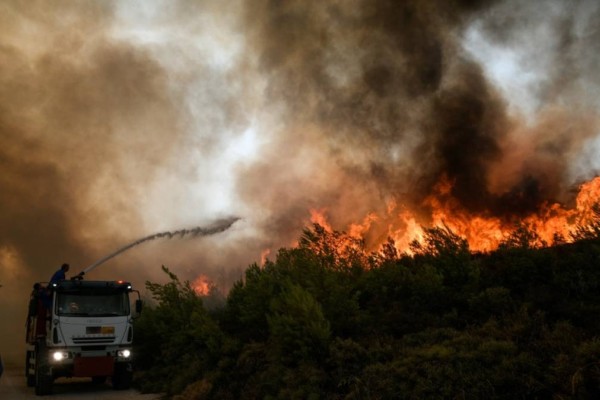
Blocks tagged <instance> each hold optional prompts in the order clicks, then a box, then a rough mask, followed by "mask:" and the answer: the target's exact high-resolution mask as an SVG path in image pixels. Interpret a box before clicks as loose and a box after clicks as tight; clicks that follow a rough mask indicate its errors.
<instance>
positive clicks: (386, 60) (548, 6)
mask: <svg viewBox="0 0 600 400" xmlns="http://www.w3.org/2000/svg"><path fill="white" fill-rule="evenodd" d="M530 3H531V4H529V3H527V4H526V3H525V2H520V1H516V0H505V1H500V0H498V1H472V0H462V1H461V0H452V1H431V2H424V1H417V0H414V1H412V0H409V1H394V0H349V1H337V0H334V1H326V2H323V1H300V0H296V1H291V0H290V1H278V2H273V1H267V0H252V1H246V0H234V1H228V2H206V1H160V0H155V1H152V0H150V1H144V2H130V1H119V2H94V1H84V2H76V3H75V2H71V1H54V2H52V3H49V2H44V1H33V2H31V1H30V2H27V3H24V2H20V1H17V0H7V1H3V2H2V5H0V284H2V285H3V287H2V288H1V289H0V299H2V300H1V302H0V307H1V308H2V310H3V312H4V313H5V315H4V318H3V320H13V321H14V320H19V318H23V319H24V315H25V304H26V301H27V296H28V292H29V290H30V288H31V284H32V283H33V281H36V280H42V281H43V280H47V279H48V278H49V277H50V276H51V274H52V273H53V272H54V270H55V269H56V268H58V266H59V265H60V264H62V263H63V262H69V263H70V264H71V266H72V270H73V271H77V270H79V268H80V267H81V269H83V267H84V266H86V265H90V263H91V262H92V261H93V260H100V259H102V257H103V256H105V255H106V254H107V253H108V252H109V251H111V250H112V249H115V248H119V246H122V244H123V243H130V242H131V241H132V240H134V239H135V238H139V237H146V236H145V235H148V234H149V232H162V231H167V230H169V229H172V227H174V226H205V225H206V223H209V222H210V221H214V220H215V219H219V218H223V217H224V216H227V215H239V216H240V217H241V218H242V220H241V221H240V222H238V223H236V224H235V225H234V226H232V228H231V229H229V230H228V231H227V232H223V234H220V235H215V236H210V237H206V238H204V239H203V240H201V241H195V240H190V241H186V240H182V241H154V242H152V243H151V244H150V243H148V245H147V246H133V247H135V248H131V250H130V251H127V252H124V253H123V254H120V255H119V256H118V257H114V258H111V259H110V260H107V262H106V264H105V265H104V266H103V267H102V268H97V269H94V271H91V273H92V274H94V278H98V279H103V278H106V279H114V278H115V276H116V275H118V278H120V279H128V280H132V281H133V282H134V284H135V285H136V286H137V287H138V288H141V287H142V286H143V282H144V280H146V279H151V280H160V279H164V276H162V275H163V274H161V272H160V265H162V264H165V265H168V266H169V267H170V269H171V270H173V271H174V272H175V273H177V274H178V275H180V277H181V278H183V279H194V278H195V277H197V276H198V275H199V274H201V273H202V274H206V275H208V276H209V277H211V278H212V279H213V280H214V282H215V283H216V284H217V285H219V286H221V287H223V288H224V289H226V288H228V287H230V285H231V283H232V281H233V280H235V279H239V277H240V273H241V270H242V269H243V268H244V267H246V266H247V265H248V264H250V263H252V262H255V261H259V260H260V255H261V254H262V253H263V252H264V251H265V250H267V249H270V250H271V251H272V252H271V254H274V251H276V250H277V248H278V247H280V246H288V245H291V244H293V243H294V242H295V240H296V239H297V238H298V236H299V234H300V231H301V229H302V228H303V227H304V226H306V224H307V223H308V220H309V218H310V212H309V210H310V209H317V210H325V211H326V213H327V214H328V216H329V217H330V220H331V223H332V224H333V225H334V227H336V228H339V229H345V227H347V226H348V224H350V223H352V222H356V221H361V220H362V219H363V218H364V217H365V216H367V215H368V214H369V213H371V212H375V213H377V214H378V215H380V216H384V215H389V214H388V213H386V210H387V209H388V208H389V207H390V204H397V205H401V206H403V207H406V208H408V209H411V210H412V211H413V212H414V213H415V214H417V215H419V216H420V217H421V218H422V221H423V223H426V222H427V218H428V217H429V209H428V207H429V205H428V204H429V203H428V202H427V201H426V200H427V199H428V198H429V196H431V195H432V194H434V193H436V190H438V188H439V185H440V182H449V183H451V185H450V186H449V187H450V189H449V191H450V192H449V193H447V194H446V195H447V196H449V197H451V198H452V199H453V201H456V202H457V203H458V204H459V205H460V207H461V208H463V209H466V210H468V211H469V212H471V213H473V214H475V215H477V214H481V215H487V216H496V217H499V218H503V219H507V220H509V219H511V218H514V217H515V216H517V217H518V216H519V215H524V214H526V213H529V212H532V211H535V210H536V209H537V208H538V207H539V206H540V205H541V204H543V203H544V202H546V201H559V202H563V203H568V202H569V201H571V200H572V196H573V194H572V189H573V187H574V185H576V184H577V183H579V182H581V181H582V180H587V179H590V178H591V177H593V176H594V175H595V174H596V173H597V171H598V170H599V169H600V161H599V160H598V158H597V154H598V150H600V140H598V133H599V130H598V128H599V125H598V122H599V120H598V109H600V108H599V106H600V96H599V94H600V82H599V78H598V74H597V72H596V70H595V66H596V65H597V64H598V57H600V56H599V54H600V51H599V50H600V49H599V48H598V47H599V46H600V44H599V43H600V30H599V29H598V21H600V18H599V17H600V6H599V5H598V3H597V2H596V1H593V0H589V1H575V2H571V1H549V2H546V3H545V4H544V5H543V6H542V5H539V4H537V3H534V2H530ZM393 223H394V222H393V221H385V220H381V219H379V220H377V221H375V222H374V223H373V230H372V231H371V235H372V236H373V237H371V238H370V239H372V240H375V241H376V240H378V239H381V237H385V236H386V234H387V232H388V226H389V225H390V224H393ZM18 329H20V330H18V331H15V327H14V326H12V325H2V326H0V336H2V337H8V338H10V339H9V340H7V341H4V342H3V346H4V345H7V346H9V347H8V348H11V349H12V348H18V347H19V346H22V340H21V338H22V337H23V334H22V328H21V327H19V328H18ZM8 348H7V349H8ZM7 349H4V348H0V352H2V353H6V352H7V351H8V350H7ZM18 359H19V360H20V358H18Z"/></svg>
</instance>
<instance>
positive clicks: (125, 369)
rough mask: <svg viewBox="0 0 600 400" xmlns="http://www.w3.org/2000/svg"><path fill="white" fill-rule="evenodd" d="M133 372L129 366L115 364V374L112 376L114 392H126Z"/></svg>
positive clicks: (127, 364) (126, 364)
mask: <svg viewBox="0 0 600 400" xmlns="http://www.w3.org/2000/svg"><path fill="white" fill-rule="evenodd" d="M132 375H133V372H132V368H131V364H129V363H118V364H115V372H114V375H113V376H112V387H113V389H114V390H127V389H129V388H130V387H131V378H132Z"/></svg>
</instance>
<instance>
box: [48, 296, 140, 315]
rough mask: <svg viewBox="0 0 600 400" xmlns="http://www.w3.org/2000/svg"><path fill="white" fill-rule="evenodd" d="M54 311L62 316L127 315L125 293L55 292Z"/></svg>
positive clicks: (127, 305)
mask: <svg viewBox="0 0 600 400" xmlns="http://www.w3.org/2000/svg"><path fill="white" fill-rule="evenodd" d="M56 313H57V314H58V315H64V316H94V317H102V316H104V317H107V316H123V315H129V298H128V296H127V293H103V294H88V293H85V294H82V293H57V295H56Z"/></svg>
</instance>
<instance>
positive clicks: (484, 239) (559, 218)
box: [310, 177, 600, 252]
mask: <svg viewBox="0 0 600 400" xmlns="http://www.w3.org/2000/svg"><path fill="white" fill-rule="evenodd" d="M451 188H452V184H451V182H449V181H448V180H446V179H442V180H441V181H440V182H439V183H438V185H437V186H436V188H435V192H434V193H433V194H432V195H430V196H429V197H428V198H427V199H426V200H425V205H426V206H428V207H429V208H430V209H431V210H432V212H431V216H430V220H429V221H430V222H429V224H428V225H431V226H437V227H443V226H446V227H448V228H449V229H451V230H452V231H453V232H454V233H456V234H457V235H459V236H461V237H463V238H465V239H466V240H467V242H468V243H469V248H470V249H471V250H472V251H480V252H489V251H492V250H494V249H496V248H498V246H499V245H500V244H501V243H502V242H503V241H504V240H506V239H507V237H509V235H510V234H511V233H512V232H514V230H515V228H516V226H515V224H514V223H509V222H506V221H502V220H501V219H499V218H496V217H493V216H485V215H474V214H471V213H469V212H468V211H467V210H465V209H464V208H462V207H461V205H460V204H459V203H458V201H457V200H456V199H454V198H452V197H451V195H450V193H451ZM598 202H600V177H597V178H594V179H592V180H590V181H588V182H585V183H583V184H582V185H580V186H579V192H578V194H577V197H576V199H575V206H574V208H567V207H566V206H564V205H562V204H559V203H547V204H544V205H543V206H542V207H541V208H540V209H539V210H538V211H537V212H535V213H532V214H530V215H527V216H525V217H522V218H521V219H520V220H519V221H518V222H519V223H520V224H521V225H523V226H525V227H527V228H528V229H530V230H532V231H533V232H535V234H536V235H537V236H538V238H539V240H538V241H537V242H536V243H534V244H533V245H535V246H538V247H541V246H546V245H552V244H553V243H555V241H556V239H557V238H561V240H563V241H565V242H569V241H572V237H571V234H572V233H573V232H574V230H575V229H576V227H577V226H578V225H585V224H586V223H588V222H590V221H591V220H592V219H593V218H594V212H593V207H594V205H595V204H596V203H598ZM325 211H326V210H325V209H320V210H310V214H311V222H313V223H318V224H319V225H321V226H323V228H324V229H325V230H327V231H329V232H332V231H333V228H332V227H331V225H330V223H329V222H328V220H327V217H326V213H325ZM381 220H385V221H392V223H390V224H389V226H388V231H387V235H388V237H390V238H391V239H392V240H393V241H394V243H395V245H396V248H398V250H400V251H405V252H410V251H409V244H410V243H411V242H412V241H413V240H417V241H419V242H420V241H422V239H423V228H422V226H423V225H425V224H424V223H423V220H422V219H419V218H418V217H417V215H415V214H414V213H413V212H411V211H410V210H408V209H406V208H404V207H401V206H398V205H397V204H396V203H395V202H390V203H389V204H388V205H387V215H383V216H378V215H377V214H375V213H369V214H368V215H367V216H365V217H364V218H363V221H362V223H353V224H350V225H349V226H348V229H347V232H348V235H349V236H351V237H355V238H364V237H365V234H367V233H369V232H370V230H371V229H372V224H373V222H374V221H381ZM380 245H381V243H374V244H372V246H374V247H379V246H380Z"/></svg>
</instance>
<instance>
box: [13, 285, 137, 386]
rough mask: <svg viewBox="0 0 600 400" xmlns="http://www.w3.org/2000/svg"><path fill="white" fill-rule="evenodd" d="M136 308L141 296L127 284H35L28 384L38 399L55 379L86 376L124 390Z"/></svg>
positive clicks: (129, 369) (29, 324)
mask: <svg viewBox="0 0 600 400" xmlns="http://www.w3.org/2000/svg"><path fill="white" fill-rule="evenodd" d="M132 293H136V294H137V296H135V295H133V296H132ZM130 297H135V298H132V299H130ZM131 301H133V305H134V307H131V305H132V303H131ZM132 308H133V309H134V311H132ZM141 310H142V301H141V299H140V293H139V291H137V290H133V288H132V286H131V284H130V283H129V282H123V281H85V280H81V279H80V280H64V281H59V282H53V283H50V284H44V283H36V284H35V285H34V289H33V292H32V294H31V298H30V302H29V311H28V318H27V330H26V331H27V332H26V340H27V351H26V357H25V376H26V377H27V385H28V386H30V387H35V393H36V395H40V396H43V395H46V394H51V393H52V386H53V382H54V380H55V379H57V378H59V377H91V378H92V381H93V382H95V383H103V382H105V381H106V380H107V379H108V378H110V380H111V382H112V386H113V388H114V389H117V390H120V389H128V388H129V386H130V384H131V377H132V358H133V354H132V343H133V325H132V322H133V317H134V315H137V314H139V313H140V312H141Z"/></svg>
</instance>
